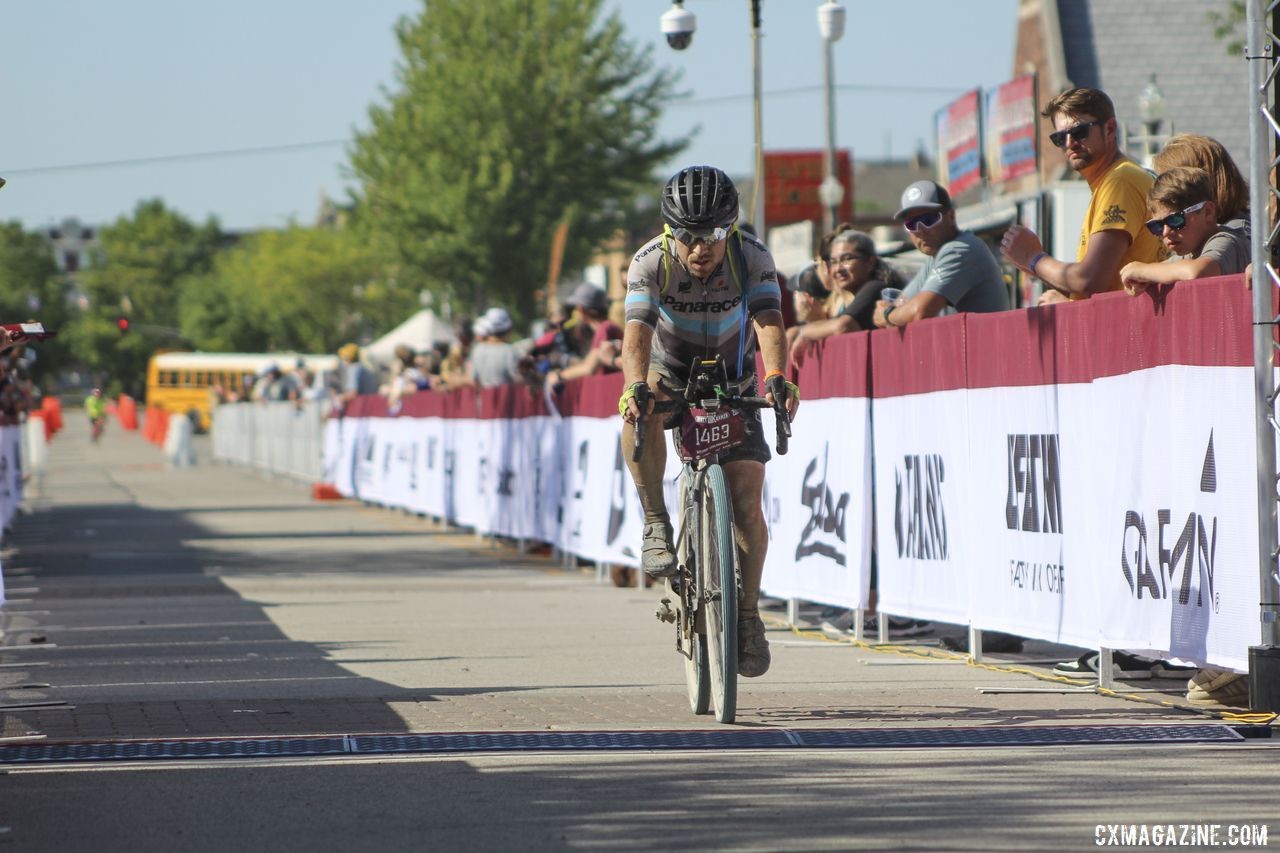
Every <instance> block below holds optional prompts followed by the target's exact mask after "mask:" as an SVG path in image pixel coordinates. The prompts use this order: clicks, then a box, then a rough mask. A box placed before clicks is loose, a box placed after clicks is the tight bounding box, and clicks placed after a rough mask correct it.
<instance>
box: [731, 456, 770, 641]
mask: <svg viewBox="0 0 1280 853" xmlns="http://www.w3.org/2000/svg"><path fill="white" fill-rule="evenodd" d="M724 474H725V477H726V478H727V479H728V480H729V494H730V495H732V497H733V521H734V527H735V528H736V529H735V530H734V539H735V541H736V542H737V543H738V559H739V566H740V568H741V569H742V597H741V599H739V601H738V618H740V619H741V618H744V616H754V615H755V611H756V609H757V607H758V605H759V601H760V578H761V576H763V574H764V555H765V552H766V551H767V550H768V548H769V531H768V528H767V527H766V526H765V523H764V510H763V509H762V508H761V505H760V496H761V493H762V492H763V490H764V464H763V463H761V462H756V461H755V460H752V459H739V460H737V461H735V462H726V463H725V465H724Z"/></svg>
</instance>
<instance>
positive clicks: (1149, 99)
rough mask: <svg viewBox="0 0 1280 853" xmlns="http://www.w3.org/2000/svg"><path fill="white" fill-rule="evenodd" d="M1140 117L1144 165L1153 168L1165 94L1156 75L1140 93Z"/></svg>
mask: <svg viewBox="0 0 1280 853" xmlns="http://www.w3.org/2000/svg"><path fill="white" fill-rule="evenodd" d="M1138 117H1139V118H1141V119H1142V131H1143V137H1142V152H1143V165H1144V166H1146V167H1147V168H1148V169H1150V168H1151V165H1152V160H1153V159H1154V158H1155V156H1156V144H1157V142H1158V141H1159V138H1160V136H1159V134H1160V124H1161V122H1163V121H1164V92H1161V91H1160V87H1159V86H1157V85H1156V75H1154V74H1152V75H1151V80H1150V82H1148V83H1147V85H1146V86H1144V87H1143V89H1142V91H1141V92H1139V93H1138Z"/></svg>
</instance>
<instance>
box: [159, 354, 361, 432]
mask: <svg viewBox="0 0 1280 853" xmlns="http://www.w3.org/2000/svg"><path fill="white" fill-rule="evenodd" d="M298 359H302V361H303V362H304V363H305V364H306V365H307V369H308V370H310V371H311V373H312V375H313V376H321V375H324V374H327V373H332V372H333V371H336V370H337V369H338V357H337V356H336V355H299V354H298V353H295V352H273V353H244V352H164V353H157V354H156V355H153V356H151V361H150V362H149V363H148V364H147V405H148V406H155V407H157V408H160V409H164V410H165V411H167V412H172V413H174V414H179V415H189V414H190V413H191V412H192V411H195V412H197V413H199V415H200V428H201V429H208V428H209V423H210V420H211V417H212V415H211V412H212V409H213V405H214V388H215V386H220V387H221V388H222V389H223V390H224V392H225V393H227V394H236V395H238V396H240V397H241V398H248V396H249V391H250V389H251V388H252V387H253V382H254V379H255V378H256V377H257V376H258V374H259V373H261V372H262V370H263V369H264V368H266V367H267V365H269V364H272V363H274V364H276V365H278V366H279V367H280V369H281V370H283V371H284V372H285V373H291V372H292V371H293V368H294V365H295V364H297V362H298Z"/></svg>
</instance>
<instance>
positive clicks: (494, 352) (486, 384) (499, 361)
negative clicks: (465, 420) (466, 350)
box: [467, 308, 520, 388]
mask: <svg viewBox="0 0 1280 853" xmlns="http://www.w3.org/2000/svg"><path fill="white" fill-rule="evenodd" d="M511 328H512V323H511V315H510V314H508V313H507V311H506V309H505V308H490V309H489V310H488V311H486V312H485V314H484V316H483V317H481V318H480V319H479V320H477V321H476V325H475V329H476V343H475V346H473V347H472V348H471V357H470V359H469V361H468V364H467V377H468V379H470V381H471V382H472V383H474V384H475V385H478V386H479V387H481V388H494V387H496V386H498V385H507V384H510V383H512V382H515V381H516V380H517V379H518V378H519V377H520V369H519V363H520V356H519V354H518V353H517V352H516V348H515V347H513V346H512V345H511V344H509V343H507V340H506V338H507V335H509V334H511Z"/></svg>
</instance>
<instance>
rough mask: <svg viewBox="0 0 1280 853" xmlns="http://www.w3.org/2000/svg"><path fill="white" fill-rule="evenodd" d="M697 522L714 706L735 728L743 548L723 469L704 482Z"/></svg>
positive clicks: (712, 470) (713, 468)
mask: <svg viewBox="0 0 1280 853" xmlns="http://www.w3.org/2000/svg"><path fill="white" fill-rule="evenodd" d="M701 503H702V508H701V512H700V518H699V519H698V557H699V560H698V572H699V577H700V579H701V581H702V584H703V586H702V590H701V591H702V592H703V602H704V603H703V608H704V617H705V618H704V624H705V625H706V639H707V658H708V663H709V664H710V667H709V668H710V670H711V703H712V705H714V706H715V710H716V720H718V721H719V722H721V723H732V722H733V720H734V717H735V716H736V715H737V710H738V568H737V561H738V549H737V547H736V546H735V545H734V541H733V507H732V504H730V503H729V489H728V486H727V485H726V484H725V479H724V470H723V469H721V467H720V466H719V465H709V466H707V469H706V471H704V472H703V477H702V502H701Z"/></svg>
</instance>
